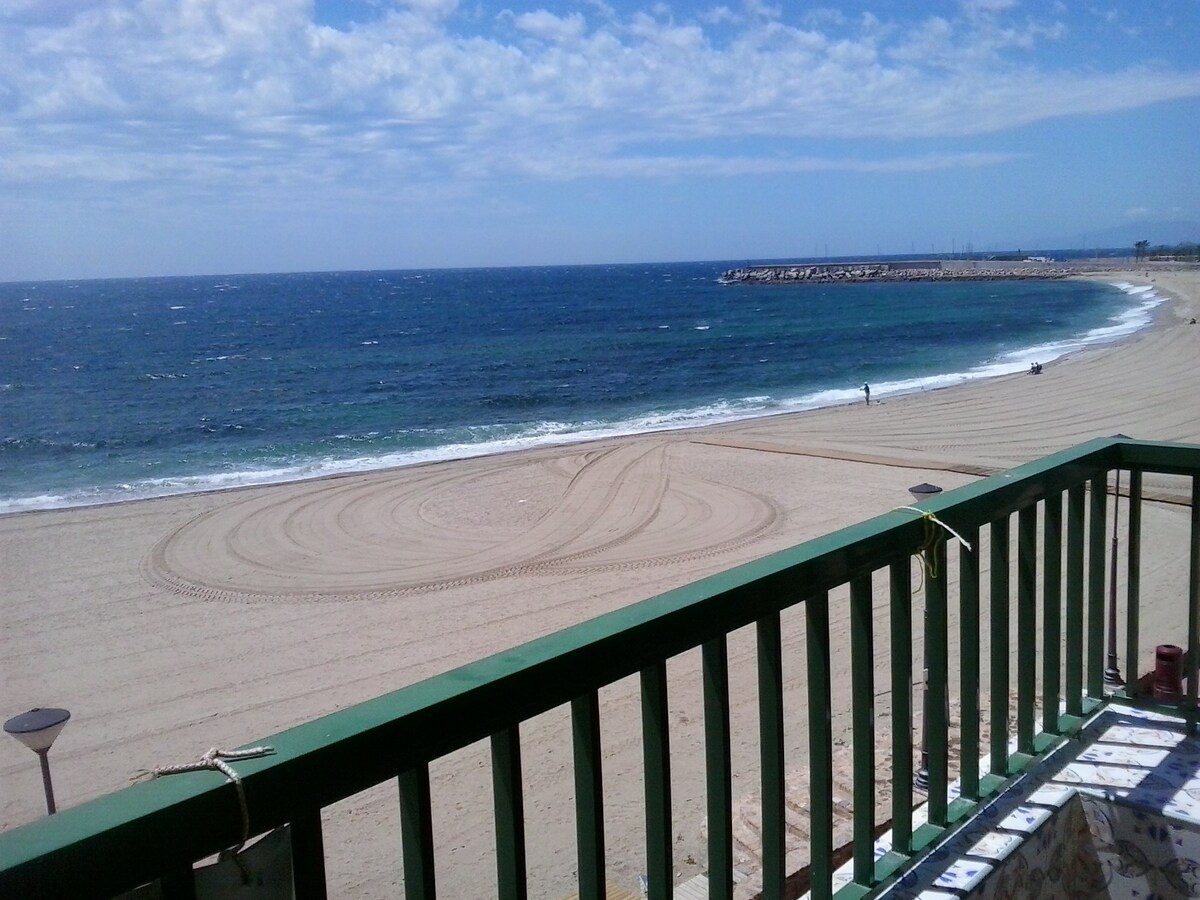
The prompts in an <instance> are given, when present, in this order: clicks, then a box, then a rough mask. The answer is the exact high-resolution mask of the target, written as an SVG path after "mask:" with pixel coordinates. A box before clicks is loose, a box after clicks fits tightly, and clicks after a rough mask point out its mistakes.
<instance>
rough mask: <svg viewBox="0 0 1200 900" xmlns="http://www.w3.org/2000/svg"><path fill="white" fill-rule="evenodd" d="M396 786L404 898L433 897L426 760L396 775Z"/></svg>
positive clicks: (427, 766)
mask: <svg viewBox="0 0 1200 900" xmlns="http://www.w3.org/2000/svg"><path fill="white" fill-rule="evenodd" d="M397 780H398V782H399V786H400V839H401V846H402V848H403V852H404V896H405V900H435V898H436V897H437V887H436V881H435V879H434V868H433V814H432V812H431V804H430V796H429V765H428V764H427V763H425V764H422V765H420V766H416V767H415V768H412V769H409V770H408V771H407V772H401V773H400V776H399V778H398V779H397Z"/></svg>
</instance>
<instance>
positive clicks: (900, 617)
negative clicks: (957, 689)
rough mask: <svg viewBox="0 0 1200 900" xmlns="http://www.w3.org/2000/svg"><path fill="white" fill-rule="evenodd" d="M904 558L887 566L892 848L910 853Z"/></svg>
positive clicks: (909, 668)
mask: <svg viewBox="0 0 1200 900" xmlns="http://www.w3.org/2000/svg"><path fill="white" fill-rule="evenodd" d="M911 559H912V558H911V557H908V556H906V557H904V558H903V559H901V560H897V561H896V562H894V563H892V564H891V566H890V567H889V569H888V593H889V595H890V601H891V604H890V609H889V611H890V617H891V624H892V631H891V639H892V849H894V850H896V851H897V852H898V853H903V854H905V855H907V854H910V853H912V811H913V804H912V792H913V743H912V735H913V702H912V691H913V662H912V656H913V655H912V562H911Z"/></svg>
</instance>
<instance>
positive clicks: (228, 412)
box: [0, 260, 1163, 513]
mask: <svg viewBox="0 0 1200 900" xmlns="http://www.w3.org/2000/svg"><path fill="white" fill-rule="evenodd" d="M831 261H832V260H831ZM745 262H746V261H739V262H731V261H711V262H698V263H636V264H616V265H609V266H605V265H588V266H527V267H504V268H480V269H435V270H403V271H379V272H349V273H284V274H264V275H247V276H163V277H154V278H134V279H97V280H66V281H55V282H9V283H6V284H0V348H3V349H4V352H3V354H2V356H3V359H4V360H6V361H7V362H4V363H3V364H0V414H2V415H3V420H4V422H5V423H6V424H5V426H4V427H5V432H4V433H3V434H2V435H0V440H2V444H0V513H14V512H22V511H29V510H38V509H55V508H64V507H78V506H89V505H96V504H103V503H112V502H118V501H123V500H136V499H144V498H150V497H158V496H167V495H176V494H186V493H201V492H209V491H213V490H220V489H226V488H233V487H243V486H249V485H260V484H274V483H283V482H292V481H300V480H307V479H311V478H318V477H325V476H330V475H336V474H342V473H349V472H363V471H371V470H378V469H385V468H394V467H398V466H406V465H415V464H420V463H427V462H434V461H440V460H448V459H457V458H466V457H475V456H485V455H493V454H496V453H503V452H508V451H514V450H521V449H529V448H533V447H539V446H550V445H563V444H573V443H580V442H584V441H589V440H595V439H600V438H609V437H619V436H625V435H632V434H642V433H651V432H656V431H665V430H677V429H684V428H692V427H698V426H704V425H713V424H722V423H727V422H734V421H740V420H745V419H751V418H758V417H764V416H771V415H778V414H782V413H789V412H799V411H804V410H810V409H816V408H820V407H826V406H835V405H840V404H845V403H851V402H856V401H859V402H861V399H862V393H861V387H862V384H863V383H864V382H869V383H870V384H871V396H872V399H886V398H888V397H890V396H897V395H900V394H906V393H912V392H917V391H925V390H935V389H939V388H943V387H949V386H953V385H956V384H962V383H965V382H967V381H972V380H976V379H980V378H988V377H994V376H998V375H1004V374H1010V373H1015V372H1020V371H1025V370H1028V368H1029V366H1030V364H1031V363H1033V362H1041V363H1043V364H1045V363H1048V362H1052V361H1053V360H1054V359H1057V358H1060V357H1062V356H1063V355H1065V354H1068V353H1071V352H1075V351H1077V350H1079V349H1083V348H1085V347H1089V346H1095V345H1099V344H1104V343H1111V342H1113V341H1116V340H1119V339H1121V338H1123V337H1126V336H1128V335H1130V334H1133V333H1135V332H1136V331H1138V330H1140V329H1141V328H1144V327H1146V326H1147V325H1148V324H1149V323H1150V321H1151V318H1152V311H1153V309H1154V307H1156V306H1157V305H1158V304H1159V303H1161V302H1162V299H1163V298H1162V297H1161V296H1160V295H1158V294H1157V293H1156V292H1155V291H1154V290H1153V288H1152V287H1149V286H1141V287H1135V286H1133V285H1131V284H1129V283H1127V282H1121V281H1119V280H1117V279H1114V281H1113V282H1112V283H1102V282H1095V281H1081V280H1067V281H1035V282H1006V281H997V282H975V283H970V284H959V285H942V284H938V285H928V284H926V285H883V284H880V285H837V286H824V287H821V286H813V285H792V286H777V285H773V286H756V285H721V284H718V283H717V278H718V277H719V275H720V273H721V272H722V271H724V270H725V269H726V268H730V267H733V266H736V265H744V264H745Z"/></svg>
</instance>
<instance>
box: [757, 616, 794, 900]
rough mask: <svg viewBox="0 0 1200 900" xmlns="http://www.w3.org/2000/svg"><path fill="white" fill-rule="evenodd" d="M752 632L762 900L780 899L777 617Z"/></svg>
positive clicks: (782, 807) (783, 862)
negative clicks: (755, 643)
mask: <svg viewBox="0 0 1200 900" xmlns="http://www.w3.org/2000/svg"><path fill="white" fill-rule="evenodd" d="M756 628H757V632H758V732H759V753H760V758H761V767H762V878H763V896H765V897H782V896H783V885H784V881H785V879H786V878H787V871H786V869H787V859H786V857H787V843H786V842H787V821H786V818H785V816H786V815H787V797H786V795H785V790H784V759H783V650H782V645H781V642H780V634H779V613H771V614H770V615H766V616H763V617H762V618H761V619H759V620H758V623H757V626H756Z"/></svg>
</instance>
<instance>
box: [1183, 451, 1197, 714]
mask: <svg viewBox="0 0 1200 900" xmlns="http://www.w3.org/2000/svg"><path fill="white" fill-rule="evenodd" d="M1189 518H1190V524H1191V529H1190V531H1189V532H1188V536H1189V541H1188V544H1189V553H1188V647H1187V654H1188V655H1187V671H1186V673H1185V674H1186V675H1187V682H1188V689H1187V699H1188V702H1187V716H1188V719H1189V722H1190V725H1191V728H1190V730H1191V731H1192V732H1193V733H1195V731H1196V723H1197V710H1196V697H1197V682H1200V475H1193V476H1192V509H1191V516H1190V517H1189Z"/></svg>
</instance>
